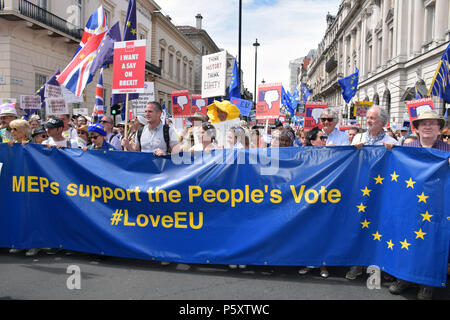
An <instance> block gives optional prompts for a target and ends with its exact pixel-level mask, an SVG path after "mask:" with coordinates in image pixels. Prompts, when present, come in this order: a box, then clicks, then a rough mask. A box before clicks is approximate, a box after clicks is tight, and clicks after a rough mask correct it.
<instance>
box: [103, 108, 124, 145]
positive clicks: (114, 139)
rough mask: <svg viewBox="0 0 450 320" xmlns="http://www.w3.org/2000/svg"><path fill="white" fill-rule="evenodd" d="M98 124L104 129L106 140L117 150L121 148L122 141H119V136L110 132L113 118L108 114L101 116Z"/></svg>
mask: <svg viewBox="0 0 450 320" xmlns="http://www.w3.org/2000/svg"><path fill="white" fill-rule="evenodd" d="M100 124H101V125H102V126H103V127H104V128H105V130H106V138H105V140H106V142H107V143H109V144H111V145H112V146H114V148H116V149H117V150H122V143H121V142H120V138H119V137H118V136H117V134H115V133H114V132H112V130H113V127H114V125H113V120H112V119H111V118H110V117H109V116H103V117H102V120H100Z"/></svg>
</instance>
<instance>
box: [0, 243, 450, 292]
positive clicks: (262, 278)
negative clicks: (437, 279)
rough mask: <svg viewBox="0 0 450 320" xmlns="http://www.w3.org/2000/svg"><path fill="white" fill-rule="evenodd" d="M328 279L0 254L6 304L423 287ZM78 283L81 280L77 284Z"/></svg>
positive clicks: (79, 256)
mask: <svg viewBox="0 0 450 320" xmlns="http://www.w3.org/2000/svg"><path fill="white" fill-rule="evenodd" d="M73 265H75V266H78V267H79V270H80V271H81V278H80V282H79V283H80V287H81V288H80V289H72V290H69V289H68V287H67V280H68V278H69V277H70V276H71V275H73V274H72V273H70V274H69V273H67V269H68V267H69V266H73ZM329 271H330V277H329V278H328V279H322V278H320V276H319V272H318V270H315V271H312V273H310V274H307V275H302V276H301V275H298V274H297V268H294V267H269V266H264V267H262V266H261V267H259V266H250V267H248V268H247V269H243V270H242V269H241V270H240V269H237V270H230V269H228V267H227V266H222V265H198V264H181V263H179V264H178V263H173V264H170V265H168V266H162V265H161V264H160V263H158V262H154V261H143V260H133V259H120V258H115V257H103V256H97V255H90V254H84V253H78V252H73V253H72V254H70V255H68V254H66V252H65V251H61V252H58V253H57V254H55V255H48V254H46V253H39V254H38V255H37V256H36V257H25V255H24V253H17V254H9V253H8V250H7V249H0V299H25V300H34V299H40V300H42V299H43V300H47V299H51V300H60V299H64V300H79V299H83V300H97V299H103V300H105V299H106V300H110V299H120V300H310V299H315V300H405V299H415V290H414V289H411V290H409V291H408V292H406V293H405V294H404V295H400V296H394V295H391V294H390V293H389V291H388V289H387V286H388V283H386V282H383V283H382V286H381V289H373V290H369V289H368V288H367V287H366V279H367V277H368V275H364V276H363V277H360V278H359V279H357V280H355V281H348V280H346V279H345V278H344V275H345V272H346V271H347V268H344V267H330V268H329ZM71 283H75V282H73V281H72V282H71ZM435 299H445V300H450V289H449V288H444V289H441V288H439V289H436V291H435Z"/></svg>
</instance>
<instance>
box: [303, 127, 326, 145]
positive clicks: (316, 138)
mask: <svg viewBox="0 0 450 320" xmlns="http://www.w3.org/2000/svg"><path fill="white" fill-rule="evenodd" d="M327 138H328V137H327V136H326V135H325V134H324V133H323V132H322V130H320V129H319V128H318V127H314V128H312V129H311V130H309V131H308V132H307V133H306V138H305V142H306V146H313V147H320V146H324V145H326V144H327Z"/></svg>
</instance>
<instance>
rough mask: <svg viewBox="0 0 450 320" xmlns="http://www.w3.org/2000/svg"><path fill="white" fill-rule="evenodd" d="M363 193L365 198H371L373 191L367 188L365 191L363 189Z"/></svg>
mask: <svg viewBox="0 0 450 320" xmlns="http://www.w3.org/2000/svg"><path fill="white" fill-rule="evenodd" d="M361 191H362V192H363V197H364V196H368V197H370V191H372V190H369V189H367V187H365V188H364V189H361Z"/></svg>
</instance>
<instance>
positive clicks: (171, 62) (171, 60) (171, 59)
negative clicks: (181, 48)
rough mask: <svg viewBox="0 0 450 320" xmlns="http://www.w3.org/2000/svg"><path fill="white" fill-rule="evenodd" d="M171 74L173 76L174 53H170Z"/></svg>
mask: <svg viewBox="0 0 450 320" xmlns="http://www.w3.org/2000/svg"><path fill="white" fill-rule="evenodd" d="M169 76H170V78H172V77H173V54H172V53H169Z"/></svg>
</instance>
